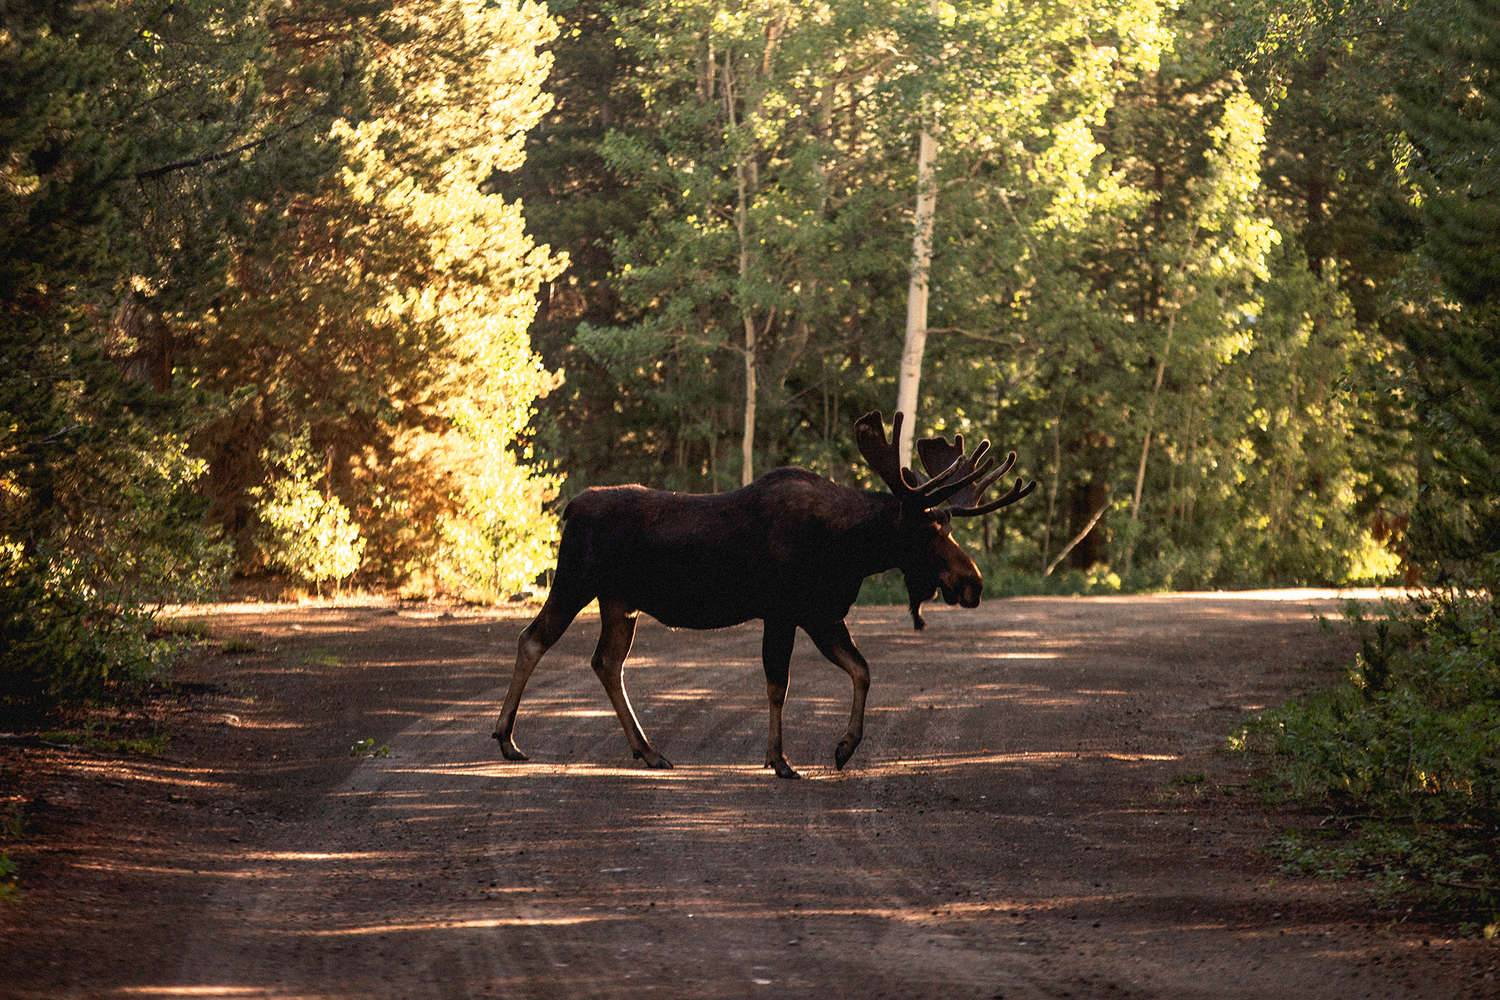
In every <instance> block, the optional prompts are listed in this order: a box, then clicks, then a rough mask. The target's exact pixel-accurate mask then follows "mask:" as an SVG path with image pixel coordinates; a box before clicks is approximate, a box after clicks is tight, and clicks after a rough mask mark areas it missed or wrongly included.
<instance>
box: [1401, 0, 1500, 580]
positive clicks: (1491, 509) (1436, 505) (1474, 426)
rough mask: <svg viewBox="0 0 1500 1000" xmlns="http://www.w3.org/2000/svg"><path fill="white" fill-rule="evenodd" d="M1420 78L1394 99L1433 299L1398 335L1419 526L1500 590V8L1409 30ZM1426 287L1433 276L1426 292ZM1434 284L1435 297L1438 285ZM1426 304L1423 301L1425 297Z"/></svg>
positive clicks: (1485, 4)
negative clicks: (1425, 461)
mask: <svg viewBox="0 0 1500 1000" xmlns="http://www.w3.org/2000/svg"><path fill="white" fill-rule="evenodd" d="M1409 42H1410V46H1411V50H1412V52H1413V56H1414V61H1415V62H1416V64H1417V66H1418V67H1419V69H1420V71H1419V72H1416V73H1413V74H1411V75H1409V76H1407V77H1406V78H1404V79H1403V80H1402V81H1401V83H1400V85H1399V87H1398V91H1399V94H1400V97H1401V103H1400V113H1401V122H1402V125H1403V128H1404V136H1405V138H1406V139H1407V140H1408V141H1409V145H1408V146H1407V150H1408V152H1409V155H1410V160H1409V163H1408V165H1407V166H1408V170H1409V178H1410V184H1411V204H1412V210H1411V215H1410V218H1411V219H1412V221H1414V222H1415V224H1416V226H1417V227H1419V232H1420V238H1419V248H1420V253H1421V257H1422V260H1423V261H1425V263H1426V264H1427V265H1428V267H1429V268H1430V270H1427V271H1426V272H1425V273H1424V269H1413V271H1411V272H1409V274H1408V277H1407V288H1408V290H1409V294H1411V293H1415V295H1413V297H1415V296H1416V295H1421V294H1422V292H1423V291H1424V289H1432V292H1431V293H1429V294H1430V298H1429V300H1428V301H1427V302H1425V303H1422V305H1423V306H1424V308H1422V309H1421V310H1420V311H1419V312H1417V314H1416V316H1415V318H1414V319H1413V320H1412V321H1410V322H1409V323H1407V324H1406V325H1405V326H1404V328H1403V333H1404V335H1405V339H1406V343H1407V345H1408V346H1409V348H1410V349H1411V351H1412V354H1413V355H1414V356H1415V359H1416V364H1415V366H1414V374H1415V388H1416V389H1417V391H1418V399H1417V408H1418V412H1419V414H1420V417H1421V420H1420V422H1419V427H1420V429H1421V433H1422V436H1423V439H1424V440H1425V442H1426V444H1427V446H1428V448H1429V449H1430V453H1431V455H1432V457H1433V464H1432V466H1431V467H1430V468H1429V469H1427V470H1424V471H1425V473H1426V477H1427V482H1426V484H1425V485H1426V487H1427V488H1426V489H1425V490H1424V491H1423V493H1422V495H1421V499H1420V503H1419V507H1418V510H1417V512H1416V516H1415V517H1414V519H1413V521H1414V526H1415V529H1416V532H1417V539H1418V541H1419V543H1420V544H1422V545H1423V546H1424V547H1425V549H1426V554H1427V556H1428V557H1429V558H1430V559H1432V560H1433V561H1434V562H1436V563H1437V564H1438V566H1439V567H1440V570H1441V572H1443V573H1444V574H1445V575H1447V574H1451V575H1454V576H1457V577H1458V578H1459V579H1463V580H1467V581H1468V582H1471V583H1473V584H1475V585H1477V586H1480V587H1483V588H1487V589H1489V590H1490V592H1491V593H1492V594H1493V593H1495V592H1496V587H1497V585H1500V452H1497V450H1496V448H1495V442H1497V441H1500V247H1497V245H1496V241H1495V233H1496V232H1497V231H1500V3H1496V2H1495V0H1459V2H1457V3H1456V4H1455V5H1454V7H1453V13H1452V16H1451V19H1448V18H1438V19H1434V20H1432V21H1417V20H1415V19H1414V20H1413V23H1412V24H1411V27H1410V30H1409ZM1424 279H1426V280H1425V281H1424ZM1434 286H1436V287H1434ZM1418 301H1420V300H1418Z"/></svg>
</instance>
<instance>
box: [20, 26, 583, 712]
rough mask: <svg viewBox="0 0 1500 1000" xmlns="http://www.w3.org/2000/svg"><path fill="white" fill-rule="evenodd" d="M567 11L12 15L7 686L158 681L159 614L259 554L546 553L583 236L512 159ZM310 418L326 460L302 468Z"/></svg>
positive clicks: (300, 564)
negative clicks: (570, 313)
mask: <svg viewBox="0 0 1500 1000" xmlns="http://www.w3.org/2000/svg"><path fill="white" fill-rule="evenodd" d="M552 33H553V28H552V24H551V22H550V21H549V19H548V18H547V17H546V14H545V11H543V10H542V9H541V8H540V7H537V6H535V5H529V4H509V5H490V4H485V3H480V4H476V3H472V2H468V0H409V2H401V3H390V4H380V5H370V4H364V3H362V2H353V0H351V2H338V0H330V2H328V3H321V4H311V5H307V4H302V5H296V6H295V7H293V6H287V5H281V4H268V3H265V2H264V0H192V2H187V3H183V2H180V0H173V2H166V0H162V2H154V0H148V2H145V3H137V4H129V5H117V4H83V3H58V4H51V3H48V4H42V3H30V2H26V0H22V2H18V3H12V4H7V5H6V6H5V9H4V11H3V12H0V107H4V108H5V118H4V121H3V123H0V221H3V225H0V365H3V370H0V661H3V663H4V671H3V674H0V704H4V703H20V702H27V701H36V700H47V699H51V698H57V697H71V696H78V695H90V694H95V693H98V692H99V691H101V690H103V689H104V688H106V687H107V686H109V685H112V684H115V683H116V682H121V681H129V680H132V679H140V678H142V677H145V676H148V675H149V674H150V672H151V670H152V668H153V665H154V664H155V663H156V662H157V661H159V660H160V658H161V656H162V655H163V653H164V647H163V645H162V644H161V643H160V642H159V641H157V640H156V639H154V638H153V637H152V634H151V621H152V617H153V612H154V609H155V608H157V607H158V606H160V604H161V603H162V602H170V601H178V600H187V599H195V598H200V597H203V596H206V595H208V594H209V593H211V592H212V590H213V588H214V587H215V586H216V585H217V584H218V582H219V581H220V580H221V579H222V576H223V571H224V570H225V569H228V568H231V567H233V568H235V569H238V570H240V571H254V570H257V569H258V568H260V567H262V566H264V565H266V564H268V563H274V564H276V565H279V566H281V567H283V568H285V569H287V570H288V571H289V572H291V574H292V575H293V576H295V577H302V578H306V579H307V580H309V581H313V582H316V581H319V580H322V579H330V578H338V577H342V576H347V575H348V574H349V572H350V570H351V568H352V564H353V562H354V560H352V559H351V558H350V557H351V556H355V555H358V556H360V557H361V558H360V559H359V560H358V568H359V573H358V575H359V576H361V577H363V578H365V579H371V580H382V581H390V582H393V583H399V582H401V581H403V580H407V579H411V578H414V577H420V578H422V579H426V580H436V579H439V578H441V579H442V580H443V582H444V583H445V584H446V585H447V586H448V587H450V588H453V589H456V590H464V589H471V590H475V591H479V592H484V593H490V592H493V591H495V590H497V589H503V588H513V589H520V587H522V586H525V585H527V584H529V583H530V582H531V581H532V580H533V579H534V578H535V576H536V574H537V573H538V571H539V570H540V568H541V566H542V564H543V562H544V561H545V559H546V550H547V547H548V545H549V543H550V541H551V540H552V538H553V537H554V536H555V530H554V528H553V526H552V525H551V524H550V523H549V520H550V519H548V518H545V517H543V516H542V513H541V506H542V504H543V503H544V502H546V501H547V500H548V499H549V498H550V497H551V496H552V494H553V491H554V490H555V484H554V483H553V482H552V480H551V479H549V478H548V477H547V476H545V475H541V474H539V472H538V470H537V469H536V468H535V467H534V463H533V462H532V461H531V459H530V458H529V455H528V454H527V453H526V452H525V450H524V448H520V447H518V446H517V445H516V442H517V440H518V438H519V436H520V435H521V433H522V430H523V428H524V426H525V424H526V422H527V421H528V420H529V419H530V416H531V413H532V409H533V403H534V401H535V399H536V398H537V397H538V396H539V395H541V394H543V393H545V392H546V391H547V390H548V389H550V388H551V387H552V386H553V385H554V384H555V383H556V376H555V375H553V374H552V373H549V372H547V371H546V370H545V369H543V368H542V366H541V365H540V363H539V360H538V358H537V357H536V356H535V355H534V354H533V353H532V351H531V349H530V345H529V340H528V337H527V326H528V323H529V321H530V319H531V316H532V313H533V311H534V308H535V293H536V288H537V286H538V284H539V282H540V281H542V280H543V279H545V278H548V277H552V276H554V275H555V274H556V273H557V270H558V267H559V266H560V265H561V263H562V261H561V260H559V259H557V258H555V257H553V255H551V254H550V253H549V252H548V251H547V250H546V249H545V248H540V247H537V246H535V245H534V244H533V243H532V242H531V240H530V239H528V238H527V237H526V236H525V234H524V231H523V223H522V220H521V216H520V211H519V206H518V205H515V204H514V203H511V202H508V201H506V200H504V199H502V198H501V197H499V196H498V195H495V194H493V193H490V188H489V187H488V180H489V178H490V177H491V176H492V174H493V173H494V172H495V171H496V170H510V169H514V168H515V167H516V166H517V165H518V163H519V161H520V155H521V141H522V137H523V136H524V134H525V131H526V129H527V128H528V127H530V126H531V125H532V124H533V123H534V121H535V120H536V118H537V116H538V115H539V114H540V113H541V112H542V111H543V110H544V109H545V107H546V106H547V100H546V98H545V96H544V94H543V91H542V89H541V84H542V81H543V79H544V78H545V75H546V71H547V66H548V60H547V58H546V56H545V54H544V53H542V52H541V51H540V47H541V46H542V45H543V44H544V43H545V42H546V41H548V40H549V39H550V38H551V37H552ZM304 431H305V432H306V433H307V435H308V444H307V449H306V450H307V451H308V452H309V454H310V455H316V456H318V457H319V460H320V461H321V463H322V464H321V467H320V468H318V469H316V470H312V471H310V470H309V469H307V468H301V467H298V466H297V465H296V463H293V464H292V465H291V466H288V465H287V464H286V463H285V462H281V463H278V462H277V461H275V460H274V452H275V451H276V449H274V448H270V447H269V446H270V445H272V444H273V443H274V442H276V441H279V440H288V439H292V438H295V437H296V436H297V435H298V434H300V433H303V432H304ZM304 464H306V463H304ZM313 480H317V482H318V489H317V490H313V489H311V487H310V484H311V483H312V482H313ZM277 497H279V498H280V501H284V502H272V500H273V499H274V498H277ZM258 498H259V501H260V502H259V504H258V502H257V501H258ZM308 500H316V501H317V503H316V504H315V505H314V506H317V507H318V511H317V512H314V513H318V514H319V517H314V518H313V519H312V523H311V524H307V525H301V526H300V527H299V526H297V522H298V520H299V516H300V515H298V514H297V513H296V511H297V509H298V508H297V504H298V503H301V504H302V506H303V507H307V504H306V502H305V501H308ZM309 509H310V508H309ZM337 511H345V512H347V515H346V516H347V518H348V519H349V520H348V523H342V524H341V523H335V522H338V520H339V519H338V517H336V516H335V517H333V520H332V521H330V520H329V516H330V514H331V512H337ZM257 513H259V514H260V515H262V517H257ZM301 513H303V514H306V513H308V510H302V511H301ZM283 515H284V516H283ZM319 518H321V520H320V519H319ZM301 519H302V520H306V518H301ZM330 525H332V527H334V528H337V529H338V530H337V531H334V532H333V534H332V535H330V536H329V537H328V538H325V539H323V540H322V541H320V542H317V543H316V544H314V543H313V541H314V540H313V538H312V534H315V530H314V529H315V527H321V528H328V527H329V526H330ZM354 532H357V533H358V535H359V536H360V537H362V538H363V539H365V540H366V544H365V545H364V547H363V549H362V550H358V549H357V548H356V546H355V545H354V544H353V543H352V542H351V541H350V539H351V538H353V537H354V534H353V533H354ZM310 533H312V534H310ZM336 550H337V551H336ZM334 555H338V556H341V557H342V561H339V560H333V561H332V562H330V561H329V559H330V558H331V557H332V556H334Z"/></svg>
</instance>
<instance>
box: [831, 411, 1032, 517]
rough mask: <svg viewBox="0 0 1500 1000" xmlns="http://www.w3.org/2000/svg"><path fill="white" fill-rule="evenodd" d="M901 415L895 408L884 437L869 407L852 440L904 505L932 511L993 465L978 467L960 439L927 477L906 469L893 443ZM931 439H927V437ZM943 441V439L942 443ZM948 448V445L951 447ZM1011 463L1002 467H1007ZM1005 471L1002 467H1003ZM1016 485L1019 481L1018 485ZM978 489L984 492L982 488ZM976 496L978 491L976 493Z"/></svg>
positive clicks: (880, 423) (977, 453) (877, 413)
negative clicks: (942, 464) (946, 459)
mask: <svg viewBox="0 0 1500 1000" xmlns="http://www.w3.org/2000/svg"><path fill="white" fill-rule="evenodd" d="M903 419H904V416H903V414H902V413H901V412H900V411H899V410H898V411H897V412H896V415H895V416H894V417H893V418H892V419H891V437H890V439H889V440H887V438H886V436H885V417H884V416H882V415H881V413H880V411H879V410H871V411H870V412H869V413H866V414H865V415H864V416H862V417H860V418H859V419H858V420H857V421H855V423H854V440H855V443H856V444H858V445H859V453H860V454H861V455H863V456H864V457H865V461H866V462H868V463H869V464H870V468H872V469H874V470H875V473H876V474H877V475H878V476H880V478H881V479H882V480H884V481H885V485H886V486H887V487H888V488H889V489H890V491H891V492H892V493H894V494H895V495H896V496H897V497H898V498H900V500H901V502H902V503H903V504H908V505H910V506H912V507H916V508H918V509H920V510H931V509H932V508H934V507H941V506H942V505H943V504H945V503H947V502H948V501H949V500H951V499H952V498H953V497H955V496H957V495H958V494H960V493H962V492H963V491H964V490H966V489H969V488H970V487H972V486H973V485H974V481H975V480H976V479H978V478H979V477H980V476H982V475H984V473H985V470H987V469H988V468H989V467H990V465H991V464H992V463H991V462H990V461H985V462H983V463H982V464H980V465H979V466H978V467H976V466H975V465H974V462H973V460H972V459H968V458H966V457H965V455H964V453H963V446H962V439H961V438H960V441H959V448H958V453H957V455H956V456H953V457H952V460H951V461H950V462H949V463H948V465H947V467H946V468H944V469H943V470H942V471H941V472H938V473H937V474H936V475H933V476H932V477H931V478H930V479H926V480H923V479H922V478H921V477H920V476H918V475H916V474H915V473H913V472H912V470H911V469H909V468H904V467H902V465H901V458H900V453H899V452H898V451H897V445H896V442H897V441H899V440H900V438H901V423H902V420H903ZM929 440H930V439H929ZM944 444H946V442H944ZM950 447H951V446H950ZM989 447H990V443H989V442H988V441H986V442H984V443H983V444H982V445H980V446H979V449H978V450H977V451H975V453H974V458H983V457H984V454H985V452H987V451H988V450H989ZM1014 461H1015V455H1011V457H1010V462H1011V463H1013V462H1014ZM923 464H924V465H927V467H928V471H929V472H931V469H932V466H931V465H930V464H928V463H927V460H926V458H925V457H924V458H923ZM1009 468H1010V464H1009V463H1008V464H1007V465H1006V466H1005V469H1009ZM1002 471H1004V470H1002ZM1018 485H1019V484H1018ZM979 492H983V491H982V490H981V491H979ZM975 496H976V498H977V496H978V493H976V494H975ZM1021 496H1025V493H1021V494H1019V495H1018V496H1016V497H1014V498H1013V499H1012V500H1010V501H1007V502H1011V503H1013V502H1014V501H1015V500H1019V499H1020V498H1021Z"/></svg>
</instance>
